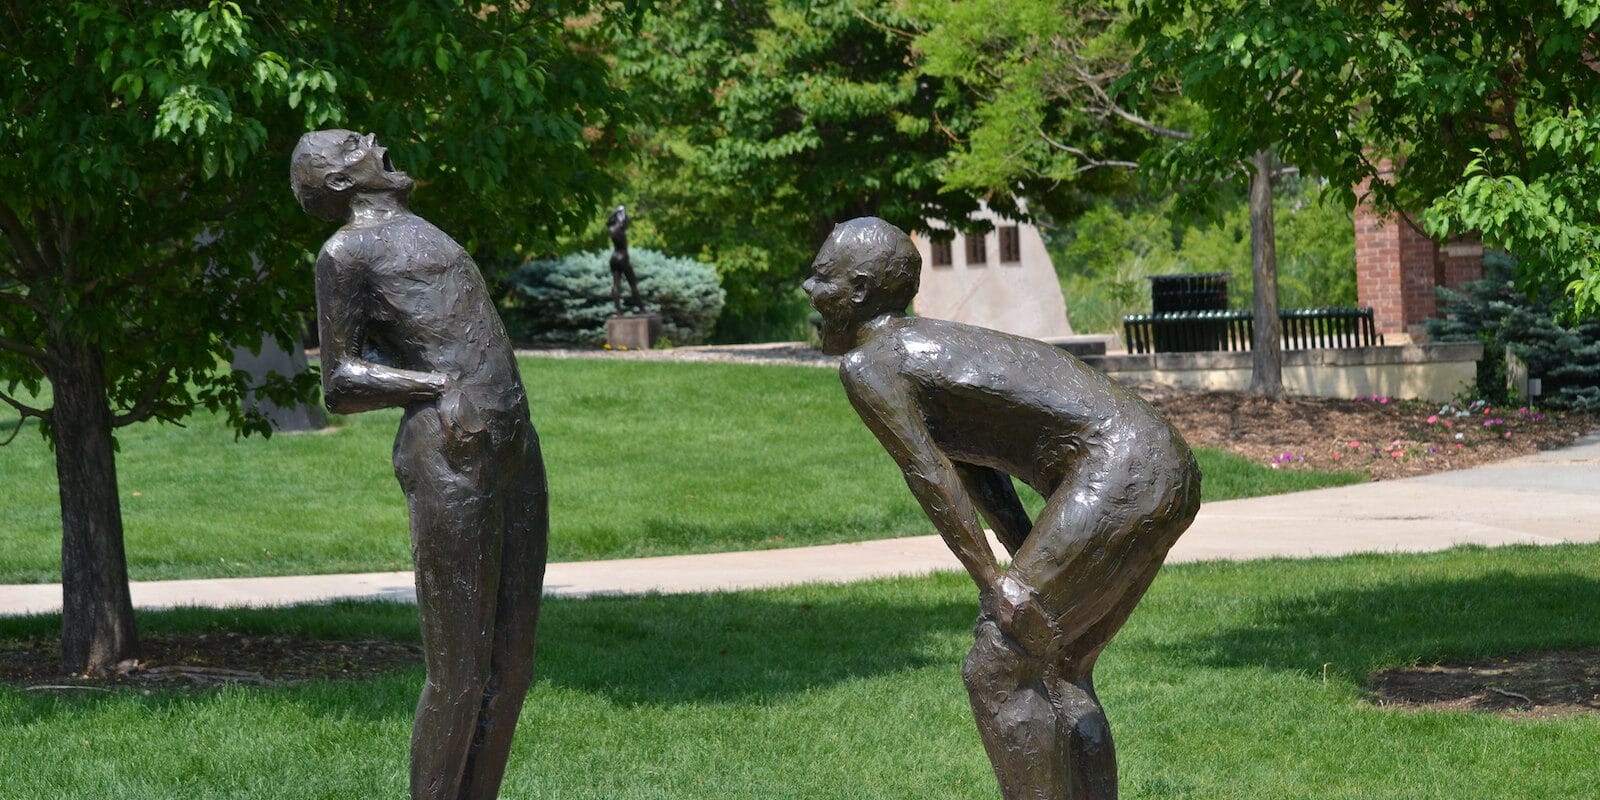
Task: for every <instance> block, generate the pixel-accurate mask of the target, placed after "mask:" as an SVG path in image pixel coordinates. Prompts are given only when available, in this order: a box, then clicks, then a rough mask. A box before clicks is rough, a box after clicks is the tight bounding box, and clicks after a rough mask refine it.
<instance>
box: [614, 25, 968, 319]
mask: <svg viewBox="0 0 1600 800" xmlns="http://www.w3.org/2000/svg"><path fill="white" fill-rule="evenodd" d="M911 24H912V20H911V19H910V17H909V16H908V14H907V12H906V11H905V10H904V9H902V8H901V7H900V5H899V4H897V3H894V2H889V0H822V1H821V2H810V1H808V2H802V0H767V1H766V2H762V1H761V0H755V1H754V2H738V3H723V2H719V0H672V1H668V2H662V3H660V4H659V5H658V6H657V7H656V8H655V9H654V10H653V11H651V12H650V13H648V14H646V15H645V16H644V18H643V22H642V30H641V32H640V33H639V35H638V36H637V37H635V38H633V39H631V40H629V41H626V42H624V43H623V44H622V45H621V47H620V50H619V53H618V71H619V73H620V74H621V76H622V78H623V80H624V82H625V83H626V85H627V87H628V89H629V90H630V92H632V93H634V95H635V96H636V98H638V99H639V102H640V103H641V105H642V107H643V110H644V112H645V113H647V114H648V115H649V126H648V128H647V129H646V130H645V131H644V132H643V133H642V134H641V139H642V142H643V144H644V146H645V149H646V153H645V156H644V158H643V160H642V161H641V162H640V163H639V164H638V167H637V170H636V172H635V174H634V175H632V176H631V178H630V183H631V189H630V195H631V199H630V202H631V203H632V205H633V206H634V207H635V208H637V210H638V214H637V215H636V216H635V219H636V228H635V234H636V236H637V238H638V239H639V240H640V242H641V243H642V244H646V245H649V246H654V247H659V248H661V249H663V250H665V251H667V252H674V253H684V254H689V255H694V256H696V257H699V258H701V259H702V260H705V261H710V262H712V263H715V264H716V265H717V268H718V269H719V270H720V271H721V273H722V276H723V281H724V285H725V286H726V288H727V289H728V293H729V297H728V308H727V310H726V311H725V312H724V314H723V322H722V323H719V330H721V331H722V332H723V336H724V337H728V336H733V337H742V336H748V337H757V336H762V335H778V336H785V335H793V333H794V332H793V331H792V330H786V329H784V328H782V318H783V316H784V315H785V314H790V315H792V314H793V313H794V312H795V311H796V310H797V308H796V306H802V307H803V300H801V299H800V296H799V294H798V291H797V289H796V288H795V287H796V286H797V285H798V276H799V275H800V273H801V271H802V270H804V269H805V267H806V265H807V264H809V263H810V260H811V257H812V255H813V254H814V252H815V248H816V246H817V245H818V244H819V243H820V241H821V239H822V237H824V236H826V234H827V232H828V231H829V230H830V229H831V226H832V225H833V223H836V222H839V221H843V220H845V219H849V218H851V217H857V216H862V215H868V214H871V215H876V216H880V217H883V218H885V219H887V220H889V221H891V222H893V223H895V224H896V225H899V226H901V227H902V228H908V229H915V228H919V227H922V226H923V224H924V223H923V220H925V219H927V218H937V219H947V220H953V221H956V222H958V223H959V222H964V221H965V220H966V219H967V217H968V215H969V214H970V213H971V212H972V211H973V210H975V209H976V207H977V202H976V200H975V199H974V198H973V197H972V196H971V195H970V194H969V193H947V192H944V191H943V187H942V185H941V183H940V174H939V163H938V159H939V158H940V156H942V155H943V153H944V152H945V149H946V146H947V142H948V135H947V134H946V133H945V132H943V131H941V130H940V129H939V120H940V119H941V118H943V117H945V116H947V115H948V114H949V113H950V112H949V109H948V105H949V104H950V103H952V102H955V101H954V100H952V99H951V98H949V97H947V96H946V95H945V94H943V93H942V92H941V86H940V82H939V81H938V80H937V79H934V78H929V77H925V76H919V75H917V74H916V72H915V71H914V70H913V69H911V68H910V51H909V44H910V38H911V31H910V30H909V26H910V25H911Z"/></svg>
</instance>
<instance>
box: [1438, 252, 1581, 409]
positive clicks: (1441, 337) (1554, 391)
mask: <svg viewBox="0 0 1600 800" xmlns="http://www.w3.org/2000/svg"><path fill="white" fill-rule="evenodd" d="M1483 262H1484V264H1483V266H1484V277H1483V280H1481V281H1473V282H1471V283H1468V284H1466V285H1465V286H1463V287H1461V290H1460V291H1452V290H1450V289H1446V288H1442V287H1441V288H1440V289H1439V290H1438V293H1439V312H1440V318H1439V319H1430V320H1428V321H1427V330H1428V335H1429V336H1430V337H1432V338H1434V339H1436V340H1438V341H1442V342H1472V341H1481V342H1483V344H1484V353H1483V361H1482V362H1480V363H1479V369H1478V391H1479V393H1480V394H1481V395H1482V396H1483V397H1484V398H1485V399H1487V400H1490V401H1491V402H1501V403H1503V402H1506V400H1507V399H1509V398H1508V397H1507V396H1506V389H1505V369H1504V366H1503V365H1504V363H1505V352H1506V350H1510V351H1511V352H1512V353H1514V354H1515V355H1516V356H1517V357H1518V358H1520V359H1522V361H1523V362H1524V363H1526V364H1527V365H1528V377H1530V378H1539V379H1540V380H1541V382H1542V383H1543V390H1544V394H1543V397H1542V398H1541V402H1542V403H1544V404H1546V405H1549V406H1553V407H1557V408H1573V409H1577V410H1580V411H1591V412H1593V411H1600V320H1595V319H1584V320H1579V321H1575V322H1569V323H1566V324H1563V323H1562V322H1561V321H1560V320H1559V316H1560V313H1561V310H1562V303H1561V300H1560V294H1559V293H1558V291H1556V290H1554V289H1553V288H1552V287H1548V286H1537V287H1533V288H1532V292H1531V294H1530V291H1529V290H1527V289H1523V288H1519V287H1518V286H1517V284H1516V282H1515V281H1514V280H1513V274H1514V272H1515V269H1516V263H1515V260H1514V259H1512V258H1510V257H1508V256H1506V255H1504V254H1502V253H1489V254H1487V255H1486V256H1485V257H1484V260H1483Z"/></svg>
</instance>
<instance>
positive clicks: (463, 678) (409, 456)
mask: <svg viewBox="0 0 1600 800" xmlns="http://www.w3.org/2000/svg"><path fill="white" fill-rule="evenodd" d="M290 174H291V178H292V185H293V188H294V193H295V197H296V199H298V200H299V202H300V205H301V207H302V208H304V209H305V210H306V211H308V212H310V213H311V214H314V215H316V216H318V217H322V218H323V219H328V220H334V221H342V222H344V223H345V224H344V227H342V228H340V229H339V230H338V232H336V233H334V235H333V236H332V237H331V238H329V239H328V241H327V243H326V244H324V245H323V246H322V252H321V253H320V254H319V255H318V256H317V268H316V271H317V275H316V285H317V311H318V314H317V316H318V323H319V330H320V334H321V340H322V388H323V394H324V397H325V398H326V400H327V404H328V408H329V409H330V410H332V411H334V412H336V413H340V414H350V413H355V412H360V411H368V410H371V409H376V408H386V407H400V408H403V409H405V413H404V415H403V416H402V417H401V419H400V430H399V433H398V434H397V435H396V437H395V443H394V470H395V476H396V477H397V478H399V481H400V487H401V489H402V490H404V492H405V496H406V505H407V507H408V508H409V510H410V515H411V551H412V555H413V558H414V560H415V563H416V579H417V609H418V612H419V614H420V616H421V620H422V639H423V654H424V659H425V662H426V665H427V670H428V678H427V683H426V685H425V686H424V687H423V690H422V697H421V700H420V701H419V702H418V704H417V715H416V721H415V724H414V726H413V731H412V739H411V796H412V798H414V800H468V799H469V798H470V799H471V800H492V798H494V797H496V796H497V794H498V792H499V788H500V782H501V779H502V777H503V776H504V774H505V766H506V757H507V755H508V753H509V751H510V749H511V737H512V733H513V732H514V731H515V729H516V726H517V717H518V715H519V713H520V712H521V709H522V701H523V698H524V696H526V694H527V692H528V687H529V684H530V683H531V682H532V680H533V657H534V635H535V630H536V627H537V622H538V616H539V601H540V594H541V591H542V589H543V583H544V564H545V550H546V535H547V532H548V527H549V522H548V508H547V506H548V497H547V493H546V488H545V476H544V462H543V460H542V458H541V456H540V452H539V437H538V435H537V434H535V433H534V430H533V425H532V424H531V423H530V422H529V421H528V400H527V396H526V394H525V392H524V389H523V386H522V379H521V376H520V374H519V373H518V371H517V361H516V358H515V356H514V355H513V353H512V349H511V342H510V340H509V339H508V338H507V337H506V332H505V328H504V326H503V325H502V324H501V321H500V317H499V315H498V314H497V313H496V312H495V308H494V304H493V303H492V302H491V300H490V297H489V293H488V291H487V290H486V288H485V286H484V282H483V276H482V275H481V274H480V273H479V272H478V267H477V265H476V264H474V263H473V261H472V258H471V257H470V256H468V255H467V252H466V251H465V250H463V249H462V248H461V246H460V245H458V244H456V242H455V241H454V240H453V239H451V238H450V237H449V236H447V235H445V233H444V232H443V231H441V230H439V229H438V228H436V227H434V226H433V225H432V224H430V223H429V222H428V221H427V220H424V219H422V218H421V217H419V216H417V215H416V214H413V213H412V212H411V210H410V208H409V207H408V205H407V204H408V200H409V196H410V192H411V188H412V186H413V182H412V180H411V178H410V177H408V176H407V175H406V174H405V173H404V172H400V171H397V170H396V169H395V168H394V165H393V164H392V163H391V162H390V160H389V154H388V152H387V150H385V148H383V147H382V146H380V145H379V144H378V142H377V140H376V137H374V136H373V135H372V134H366V135H361V134H357V133H354V132H351V131H343V130H330V131H316V132H314V133H308V134H306V135H305V136H303V137H301V139H300V143H299V144H298V145H297V146H296V147H295V150H294V155H293V157H292V159H291V162H290Z"/></svg>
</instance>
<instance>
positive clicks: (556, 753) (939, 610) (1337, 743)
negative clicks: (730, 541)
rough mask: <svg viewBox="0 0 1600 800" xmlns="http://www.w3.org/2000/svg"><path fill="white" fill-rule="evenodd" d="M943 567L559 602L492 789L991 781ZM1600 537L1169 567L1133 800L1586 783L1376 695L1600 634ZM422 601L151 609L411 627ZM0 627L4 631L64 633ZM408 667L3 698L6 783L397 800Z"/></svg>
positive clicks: (1512, 790) (966, 619)
mask: <svg viewBox="0 0 1600 800" xmlns="http://www.w3.org/2000/svg"><path fill="white" fill-rule="evenodd" d="M973 594H974V593H973V591H972V589H971V586H970V584H969V582H968V581H967V580H966V579H965V578H964V577H962V576H960V575H957V574H953V573H952V574H943V575H938V576H934V577H932V578H923V579H900V580H890V581H877V582H871V583H863V584H854V585H849V586H843V587H820V586H807V587H797V588H790V589H783V590H774V591H761V592H744V593H737V594H713V595H698V596H685V597H645V598H630V599H599V600H555V601H552V602H550V603H549V605H548V607H547V610H546V612H545V615H544V619H543V622H542V628H541V652H540V656H539V657H540V662H539V674H540V678H539V681H538V683H537V685H536V686H535V689H534V692H533V694H532V695H531V698H530V703H529V706H528V709H527V711H526V712H525V713H524V715H523V718H522V725H521V731H520V733H519V738H518V741H517V747H516V750H515V752H514V753H513V756H512V762H511V768H510V773H509V777H508V780H507V784H506V788H505V791H504V796H505V797H506V798H508V800H509V799H511V798H516V799H518V800H526V799H530V798H561V799H563V800H567V799H569V798H570V799H576V800H582V799H583V798H606V799H607V800H610V799H611V798H630V799H631V798H664V799H665V798H671V799H672V800H680V799H688V798H743V797H759V798H771V799H773V800H781V799H783V798H819V799H823V798H825V799H827V800H832V799H833V798H860V799H862V800H875V799H877V798H908V799H912V798H914V799H915V800H925V799H926V798H982V799H983V800H992V798H994V797H995V796H996V790H995V787H994V783H993V779H992V777H991V776H990V774H989V770H988V765H987V762H986V761H985V759H984V756H983V752H982V749H981V746H980V745H979V742H978V738H977V734H976V732H975V730H974V728H973V725H972V722H971V719H970V717H969V716H968V713H969V712H968V709H967V701H966V697H965V694H964V692H963V690H962V687H961V682H960V677H959V664H960V660H961V658H962V656H963V654H964V652H965V650H966V648H967V647H968V645H969V644H970V628H971V624H972V618H973V615H974V613H975V607H976V602H975V599H974V596H973ZM1597 602H1600V546H1596V545H1574V546H1561V547H1550V548H1527V547H1523V548H1500V549H1493V550H1485V549H1477V548H1471V549H1457V550H1453V551H1449V552H1445V553H1437V554H1430V555H1420V556H1417V555H1406V556H1363V557H1353V558H1344V559H1338V560H1320V561H1268V562H1255V563H1242V564H1241V563H1211V564H1195V565H1180V566H1175V567H1172V568H1169V569H1167V570H1164V571H1163V572H1162V574H1161V576H1160V577H1159V578H1158V579H1157V581H1156V583H1155V585H1154V587H1153V588H1152V589H1151V591H1150V594H1149V595H1148V597H1147V599H1146V600H1145V602H1144V603H1143V605H1141V607H1140V608H1139V609H1138V611H1137V612H1136V613H1135V614H1134V616H1133V618H1132V619H1131V620H1130V621H1129V623H1128V625H1127V626H1126V628H1125V629H1124V631H1123V633H1122V634H1121V635H1120V636H1119V637H1118V638H1117V639H1116V640H1115V641H1114V642H1113V643H1112V645H1111V647H1110V648H1108V649H1107V651H1106V653H1105V655H1104V657H1103V658H1102V660H1101V665H1100V669H1099V670H1098V671H1097V679H1098V680H1097V683H1098V685H1099V689H1100V693H1101V696H1102V699H1103V700H1104V702H1105V704H1106V708H1107V709H1108V713H1109V714H1110V716H1111V720H1112V726H1113V730H1114V732H1115V735H1116V737H1117V747H1118V751H1119V754H1120V759H1121V770H1122V787H1123V797H1125V798H1130V799H1143V798H1191V799H1194V800H1199V799H1200V798H1237V800H1276V799H1278V798H1282V799H1283V800H1305V799H1306V798H1317V800H1358V799H1359V800H1369V799H1370V798H1393V799H1394V800H1435V799H1436V800H1459V798H1491V797H1493V798H1519V800H1569V799H1570V798H1577V797H1590V796H1593V792H1594V787H1595V786H1596V785H1600V761H1597V760H1596V755H1595V754H1596V753H1597V752H1600V717H1595V716H1589V717H1583V718H1577V717H1574V718H1565V719H1528V718H1521V719H1517V718H1512V719H1505V718H1497V717H1490V716H1474V715H1468V714H1461V713H1400V712H1394V711H1384V710H1378V709H1375V708H1372V707H1370V706H1368V705H1367V704H1366V703H1364V702H1363V700H1362V699H1361V691H1360V681H1361V679H1362V677H1363V676H1364V675H1365V674H1366V673H1367V672H1368V671H1369V670H1372V669H1376V668H1381V667H1387V666H1394V665H1402V664H1412V663H1419V662H1420V663H1428V662H1433V661H1436V660H1453V659H1476V658H1481V657H1487V656H1491V655H1497V654H1503V655H1509V654H1513V653H1517V652H1525V651H1531V650H1542V649H1554V648H1569V647H1594V646H1597V645H1600V613H1597V607H1596V604H1597ZM413 614H414V609H412V608H411V607H410V606H387V605H383V604H336V605H334V606H332V607H331V608H330V607H317V608H313V609H306V610H295V611H183V612H172V613H151V614H144V615H142V619H143V629H144V631H145V633H146V634H147V635H151V634H159V633H162V632H170V631H175V630H195V629H213V628H215V629H227V630H240V631H251V632H257V633H261V632H278V633H285V634H302V635H311V636H321V637H398V638H407V637H415V635H416V632H415V623H414V621H413ZM56 624H57V623H56V620H55V619H53V618H46V617H41V618H31V619H24V620H18V619H8V620H0V637H18V636H38V637H50V636H53V635H54V634H55V630H56V628H55V626H56ZM421 677H422V676H421V673H420V671H417V670H412V671H409V672H406V673H403V674H395V675H392V676H388V677H383V678H379V679H376V680H370V681H364V682H347V683H332V684H323V685H314V686H305V687H300V688H286V689H276V690H270V689H259V688H239V689H229V690H225V691H217V692H209V693H201V694H196V695H190V696H182V695H166V694H156V695H151V696H141V695H138V694H133V693H126V692H124V693H118V694H115V695H104V694H97V693H73V694H71V695H69V696H65V697H54V696H42V695H41V694H40V693H29V692H23V691H18V690H15V689H0V774H4V775H5V776H6V778H5V780H4V781H0V798H7V799H9V798H19V799H20V798H29V800H31V799H32V798H39V797H50V798H60V799H61V800H68V799H70V798H84V800H91V799H92V800H121V799H122V798H128V799H129V800H133V799H134V798H138V799H139V800H143V798H152V797H183V798H241V797H248V798H252V800H268V799H270V798H293V799H294V800H304V799H305V798H356V797H363V798H365V797H403V796H404V795H405V786H404V781H405V777H404V775H405V763H406V742H407V739H408V731H409V726H410V723H411V711H412V704H413V703H414V702H415V698H416V692H417V690H418V688H419V686H420V682H421Z"/></svg>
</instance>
